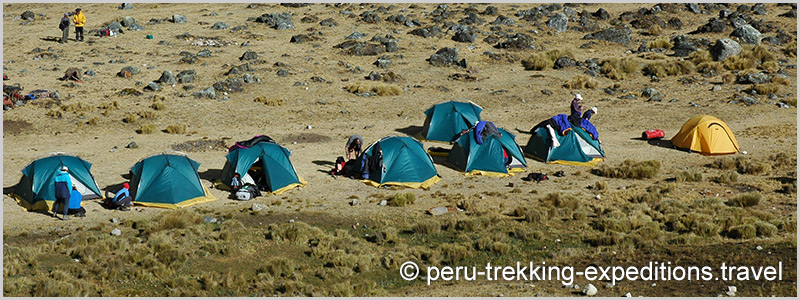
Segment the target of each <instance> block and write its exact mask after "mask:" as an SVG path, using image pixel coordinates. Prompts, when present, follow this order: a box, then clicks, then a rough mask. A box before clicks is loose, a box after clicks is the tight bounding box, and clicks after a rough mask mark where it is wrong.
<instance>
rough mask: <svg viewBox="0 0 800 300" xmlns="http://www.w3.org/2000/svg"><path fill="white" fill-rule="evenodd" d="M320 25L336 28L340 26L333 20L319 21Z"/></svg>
mask: <svg viewBox="0 0 800 300" xmlns="http://www.w3.org/2000/svg"><path fill="white" fill-rule="evenodd" d="M319 25H321V26H327V27H336V26H339V23H337V22H336V20H334V19H333V18H327V19H325V20H322V21H319Z"/></svg>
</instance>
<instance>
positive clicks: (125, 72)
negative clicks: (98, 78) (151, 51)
mask: <svg viewBox="0 0 800 300" xmlns="http://www.w3.org/2000/svg"><path fill="white" fill-rule="evenodd" d="M136 74H139V68H137V67H134V66H127V67H124V68H122V70H119V73H117V76H119V77H124V78H128V77H130V76H131V75H136Z"/></svg>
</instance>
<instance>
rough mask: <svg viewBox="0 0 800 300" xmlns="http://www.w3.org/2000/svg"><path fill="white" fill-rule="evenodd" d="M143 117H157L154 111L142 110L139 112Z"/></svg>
mask: <svg viewBox="0 0 800 300" xmlns="http://www.w3.org/2000/svg"><path fill="white" fill-rule="evenodd" d="M137 114H138V115H139V117H141V118H142V119H155V118H156V113H155V112H152V111H140V112H138V113H137Z"/></svg>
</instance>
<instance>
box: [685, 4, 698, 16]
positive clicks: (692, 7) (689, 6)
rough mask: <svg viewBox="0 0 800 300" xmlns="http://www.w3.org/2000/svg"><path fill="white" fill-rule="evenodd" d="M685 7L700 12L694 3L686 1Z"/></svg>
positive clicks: (696, 12) (693, 11)
mask: <svg viewBox="0 0 800 300" xmlns="http://www.w3.org/2000/svg"><path fill="white" fill-rule="evenodd" d="M686 9H688V10H689V11H690V12H692V13H695V14H699V13H700V7H699V6H697V4H695V3H686Z"/></svg>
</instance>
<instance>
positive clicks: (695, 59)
mask: <svg viewBox="0 0 800 300" xmlns="http://www.w3.org/2000/svg"><path fill="white" fill-rule="evenodd" d="M689 59H691V60H692V63H694V64H695V65H698V66H699V65H700V64H702V63H707V62H712V61H714V58H713V57H711V52H708V50H698V51H695V52H692V53H691V54H689Z"/></svg>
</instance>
